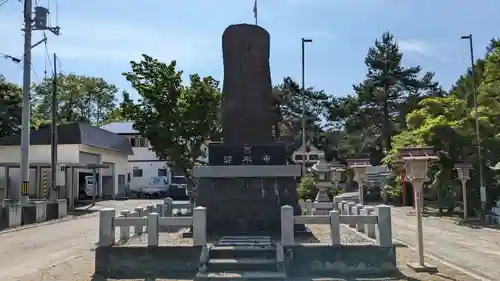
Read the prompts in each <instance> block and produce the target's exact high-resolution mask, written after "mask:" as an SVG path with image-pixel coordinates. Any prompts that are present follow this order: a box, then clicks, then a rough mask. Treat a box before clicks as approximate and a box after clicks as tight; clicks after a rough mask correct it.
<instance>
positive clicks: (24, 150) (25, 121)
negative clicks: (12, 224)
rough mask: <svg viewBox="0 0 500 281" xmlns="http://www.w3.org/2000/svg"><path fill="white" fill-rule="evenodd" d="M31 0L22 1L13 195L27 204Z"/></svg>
mask: <svg viewBox="0 0 500 281" xmlns="http://www.w3.org/2000/svg"><path fill="white" fill-rule="evenodd" d="M32 4H33V3H32V0H25V1H24V61H23V109H22V130H21V164H20V166H21V180H22V183H21V190H18V191H17V192H15V194H14V198H13V199H14V200H19V201H20V202H21V203H27V202H28V200H29V197H28V186H29V180H30V179H29V165H30V164H29V157H30V151H29V150H30V111H31V108H30V107H31V105H30V90H31V89H30V88H31V31H32V26H31V23H32V19H31V10H32V9H33V7H32Z"/></svg>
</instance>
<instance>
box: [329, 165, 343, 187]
mask: <svg viewBox="0 0 500 281" xmlns="http://www.w3.org/2000/svg"><path fill="white" fill-rule="evenodd" d="M344 172H345V168H344V166H341V165H336V166H333V167H332V172H331V174H332V181H333V182H334V183H335V186H336V187H337V188H338V187H339V183H340V181H341V180H342V176H343V174H344Z"/></svg>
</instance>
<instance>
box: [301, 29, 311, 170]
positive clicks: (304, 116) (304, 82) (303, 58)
mask: <svg viewBox="0 0 500 281" xmlns="http://www.w3.org/2000/svg"><path fill="white" fill-rule="evenodd" d="M306 43H312V39H306V38H302V91H301V98H302V173H305V171H306V95H305V93H306V73H305V72H306V58H305V46H306Z"/></svg>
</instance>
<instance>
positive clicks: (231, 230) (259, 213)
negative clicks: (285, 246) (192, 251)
mask: <svg viewBox="0 0 500 281" xmlns="http://www.w3.org/2000/svg"><path fill="white" fill-rule="evenodd" d="M194 175H195V176H196V177H198V178H199V179H200V180H199V184H198V186H197V188H196V206H203V207H206V208H207V233H208V234H209V235H259V234H260V235H271V236H272V235H273V234H279V233H280V232H281V206H284V205H290V206H293V207H294V210H295V214H296V215H300V214H301V208H300V205H299V204H298V194H297V182H296V180H295V177H296V176H298V175H300V167H299V166H278V165H276V166H250V165H248V166H247V165H242V166H205V167H195V170H194ZM295 227H296V230H297V231H298V232H300V231H305V227H304V226H303V225H296V226H295Z"/></svg>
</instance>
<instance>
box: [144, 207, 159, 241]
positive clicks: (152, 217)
mask: <svg viewBox="0 0 500 281" xmlns="http://www.w3.org/2000/svg"><path fill="white" fill-rule="evenodd" d="M158 217H159V215H158V213H150V214H148V219H147V225H148V246H152V247H157V246H158V238H159V237H158V235H159V233H158V228H159V227H158Z"/></svg>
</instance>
